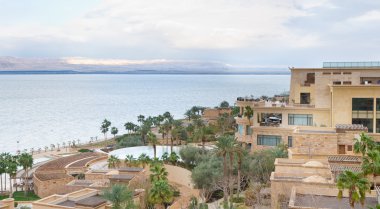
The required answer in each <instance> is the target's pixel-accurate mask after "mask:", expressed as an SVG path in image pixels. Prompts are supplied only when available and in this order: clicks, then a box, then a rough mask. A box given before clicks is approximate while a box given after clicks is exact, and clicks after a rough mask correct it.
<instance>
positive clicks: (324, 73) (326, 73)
mask: <svg viewBox="0 0 380 209" xmlns="http://www.w3.org/2000/svg"><path fill="white" fill-rule="evenodd" d="M322 74H323V75H331V73H330V72H323V73H322Z"/></svg>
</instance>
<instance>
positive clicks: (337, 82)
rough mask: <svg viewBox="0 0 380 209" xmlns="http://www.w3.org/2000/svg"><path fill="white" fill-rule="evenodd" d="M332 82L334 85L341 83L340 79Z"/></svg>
mask: <svg viewBox="0 0 380 209" xmlns="http://www.w3.org/2000/svg"><path fill="white" fill-rule="evenodd" d="M333 84H334V85H340V84H342V82H340V81H333Z"/></svg>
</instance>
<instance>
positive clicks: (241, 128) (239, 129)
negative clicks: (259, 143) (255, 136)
mask: <svg viewBox="0 0 380 209" xmlns="http://www.w3.org/2000/svg"><path fill="white" fill-rule="evenodd" d="M238 132H239V134H240V135H243V133H244V126H243V125H238Z"/></svg>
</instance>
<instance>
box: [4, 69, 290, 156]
mask: <svg viewBox="0 0 380 209" xmlns="http://www.w3.org/2000/svg"><path fill="white" fill-rule="evenodd" d="M289 86H290V75H163V74H156V75H147V74H142V75H127V74H54V75H36V74H30V75H0V153H1V152H10V153H15V152H16V151H17V150H24V149H28V150H30V149H31V148H33V149H34V150H38V148H42V149H43V148H44V147H45V146H50V145H51V144H57V143H60V144H61V145H62V142H65V143H67V142H68V141H72V140H78V139H79V140H80V143H84V142H88V141H89V140H90V139H91V138H93V139H95V138H97V139H98V140H100V139H103V135H102V134H101V132H100V129H99V127H100V124H101V122H102V121H103V120H104V119H108V120H109V121H111V123H112V126H115V127H117V128H118V129H119V134H123V133H125V132H126V131H125V128H124V126H123V125H124V123H126V122H137V116H138V115H140V114H142V115H145V116H155V115H158V114H162V113H164V112H165V111H169V112H170V113H172V115H174V117H175V118H177V119H179V118H184V113H185V111H186V110H187V109H189V108H191V107H192V106H195V105H196V106H205V107H215V106H218V105H219V104H220V102H222V101H223V100H225V101H228V102H229V103H230V104H231V105H233V104H234V102H235V101H236V98H237V97H245V96H248V97H250V96H251V95H253V96H256V97H258V96H261V95H268V96H270V95H274V94H280V93H282V92H284V91H288V90H289ZM109 135H110V134H109Z"/></svg>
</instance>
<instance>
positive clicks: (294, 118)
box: [288, 114, 313, 126]
mask: <svg viewBox="0 0 380 209" xmlns="http://www.w3.org/2000/svg"><path fill="white" fill-rule="evenodd" d="M288 124H289V125H298V126H312V125H313V115H312V114H289V115H288Z"/></svg>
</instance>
